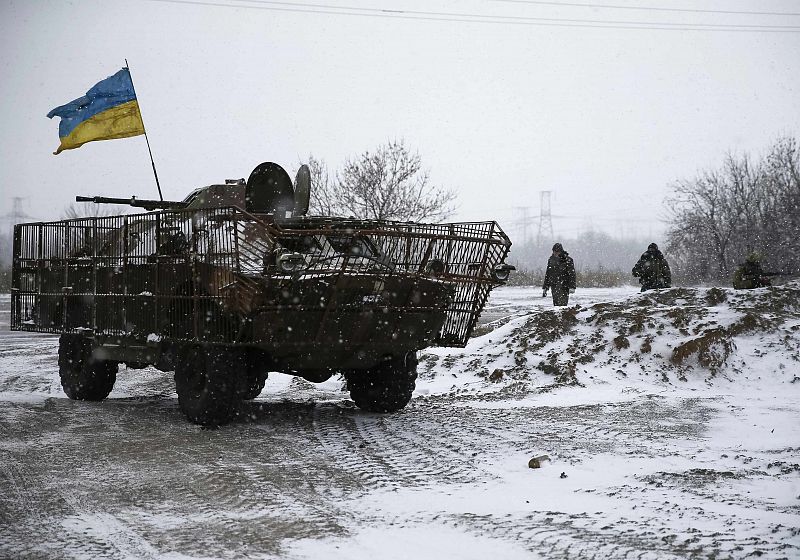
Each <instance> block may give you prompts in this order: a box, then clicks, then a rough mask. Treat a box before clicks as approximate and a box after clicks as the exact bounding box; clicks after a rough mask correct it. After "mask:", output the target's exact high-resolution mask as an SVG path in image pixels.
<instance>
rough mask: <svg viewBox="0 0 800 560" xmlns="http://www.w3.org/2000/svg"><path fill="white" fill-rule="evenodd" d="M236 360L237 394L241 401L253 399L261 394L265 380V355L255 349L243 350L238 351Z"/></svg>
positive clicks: (266, 368)
mask: <svg viewBox="0 0 800 560" xmlns="http://www.w3.org/2000/svg"><path fill="white" fill-rule="evenodd" d="M237 360H239V361H238V362H237V372H238V378H239V379H238V381H239V385H238V387H237V389H236V391H237V395H238V397H239V398H240V399H241V400H243V401H250V400H253V399H254V398H256V397H257V396H258V395H260V394H261V391H263V390H264V385H265V384H266V382H267V377H268V375H269V373H268V371H267V370H268V366H267V365H266V360H267V356H266V355H265V354H264V353H263V352H260V351H257V350H244V351H242V352H240V353H239V355H238V356H237Z"/></svg>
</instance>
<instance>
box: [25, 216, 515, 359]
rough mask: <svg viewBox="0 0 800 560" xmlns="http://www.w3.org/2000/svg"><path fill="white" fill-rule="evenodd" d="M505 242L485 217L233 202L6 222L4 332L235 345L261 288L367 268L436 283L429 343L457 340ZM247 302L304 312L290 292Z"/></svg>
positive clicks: (478, 306)
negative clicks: (367, 216) (440, 316)
mask: <svg viewBox="0 0 800 560" xmlns="http://www.w3.org/2000/svg"><path fill="white" fill-rule="evenodd" d="M510 245H511V244H510V241H509V240H508V237H507V236H506V235H505V234H504V233H503V232H502V231H501V230H500V228H499V227H498V226H497V224H496V223H495V222H478V223H455V224H418V223H400V222H388V221H363V220H343V219H336V218H313V217H311V218H301V219H295V220H288V221H286V222H281V223H280V224H275V223H269V222H267V221H264V220H263V219H262V218H261V217H257V216H253V215H250V214H247V213H246V212H244V211H242V210H241V209H238V208H213V209H201V210H174V211H173V210H169V211H161V212H150V213H146V214H130V215H122V216H109V217H96V218H80V219H74V220H63V221H57V222H43V223H31V224H20V225H17V226H15V229H14V267H13V276H12V314H11V328H12V329H14V330H29V331H38V332H51V333H61V332H75V331H77V330H81V329H89V330H91V331H93V332H95V333H101V334H104V335H109V336H119V337H133V338H135V339H137V340H148V341H151V342H152V341H157V340H161V339H162V338H169V339H177V340H206V341H211V342H236V341H237V340H239V337H240V336H241V334H242V324H243V321H244V319H245V318H246V315H247V314H248V313H252V312H255V311H257V310H258V309H257V308H254V307H253V306H254V305H255V304H254V303H253V302H254V301H256V300H257V298H256V295H257V294H258V293H259V291H263V290H264V288H265V286H274V285H276V284H280V285H283V286H286V287H287V289H290V290H291V289H293V287H296V286H298V285H300V284H302V283H303V282H306V281H309V280H313V279H320V278H330V279H331V290H336V285H337V282H336V280H337V279H338V278H341V277H343V276H349V277H352V276H369V277H374V278H375V280H376V285H379V284H380V285H383V284H382V282H386V281H389V280H390V279H392V278H394V279H397V278H402V279H407V280H409V281H411V282H413V281H414V279H428V280H432V281H435V282H437V283H443V284H447V285H448V286H449V287H450V291H451V294H452V295H451V298H450V300H449V302H448V304H447V308H446V319H445V322H444V325H443V326H442V328H441V330H440V331H439V333H438V335H437V336H436V338H435V340H434V342H435V343H438V344H442V345H463V344H465V343H466V340H467V338H468V337H469V334H470V333H471V331H472V329H473V327H474V325H475V323H476V321H477V318H478V315H479V314H480V311H481V310H482V309H483V306H484V304H485V302H486V299H487V297H488V294H489V291H490V289H491V288H492V286H493V285H495V284H496V283H497V282H496V279H495V278H493V275H492V273H493V271H494V269H495V267H496V266H498V265H500V264H501V263H502V262H503V260H504V258H505V257H506V255H507V253H508V250H509V247H510ZM395 284H396V283H395ZM400 299H401V300H402V298H400ZM326 301H327V302H328V303H327V304H326V305H328V306H329V307H330V309H329V311H331V312H336V311H337V307H336V306H337V305H341V301H342V298H338V299H337V297H335V295H334V294H331V297H328V298H327V299H326ZM337 301H338V303H337ZM360 301H361V302H362V303H363V304H364V305H371V304H373V302H371V300H369V299H368V298H365V299H362V300H360ZM374 304H375V305H378V303H377V302H374ZM258 305H259V306H260V308H262V309H263V308H265V307H269V306H271V305H272V306H274V305H280V306H281V309H282V310H284V311H287V312H297V313H303V312H304V310H305V307H304V304H303V303H302V302H300V303H296V304H295V303H293V302H292V301H291V300H289V301H288V302H287V301H281V302H280V303H278V302H270V301H261V302H259V303H258ZM393 305H394V306H395V307H398V306H399V307H402V306H403V305H405V306H408V307H409V308H412V307H414V305H415V303H414V302H413V301H410V300H409V301H405V302H402V301H401V303H399V304H398V303H397V301H395V303H393ZM220 310H224V311H225V312H220Z"/></svg>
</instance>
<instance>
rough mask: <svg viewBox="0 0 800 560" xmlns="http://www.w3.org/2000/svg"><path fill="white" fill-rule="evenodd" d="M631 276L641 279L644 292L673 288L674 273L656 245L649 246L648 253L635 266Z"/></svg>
mask: <svg viewBox="0 0 800 560" xmlns="http://www.w3.org/2000/svg"><path fill="white" fill-rule="evenodd" d="M631 274H633V275H634V276H638V277H639V283H640V284H641V285H642V291H643V292H644V291H646V290H654V289H658V288H669V287H671V286H672V272H670V270H669V264H668V263H667V259H665V258H664V255H663V253H662V252H661V251H659V250H658V245H656V244H655V243H651V244H650V245H648V246H647V251H645V252H644V253H643V254H642V256H641V257H640V258H639V262H637V263H636V265H634V267H633V270H632V271H631Z"/></svg>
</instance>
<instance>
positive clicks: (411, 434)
mask: <svg viewBox="0 0 800 560" xmlns="http://www.w3.org/2000/svg"><path fill="white" fill-rule="evenodd" d="M570 303H571V306H570V307H569V308H566V309H558V310H553V308H552V306H551V305H550V302H549V299H543V298H541V291H540V290H538V289H529V288H502V289H498V290H495V292H493V295H492V298H491V301H490V304H489V306H488V307H487V310H486V313H485V314H484V317H483V323H484V326H483V327H482V328H483V329H484V330H485V331H487V333H486V334H484V335H482V336H480V337H476V338H474V339H472V340H471V341H470V343H469V344H468V346H467V347H466V348H465V349H443V348H436V349H429V350H427V351H425V352H423V353H421V356H420V358H421V360H420V369H419V372H420V379H419V381H418V384H417V391H416V393H415V396H414V399H413V400H412V402H411V404H410V405H409V406H408V407H407V408H406V409H405V410H403V411H402V412H400V413H398V414H393V415H386V416H383V415H375V414H367V413H363V412H361V411H359V410H358V409H357V408H355V406H354V405H353V404H352V402H351V401H350V400H349V399H348V398H347V393H344V392H342V382H341V380H339V379H336V378H334V379H331V380H330V381H328V382H326V383H323V384H320V385H313V384H310V383H307V382H305V381H302V380H299V379H294V378H291V377H289V376H284V375H280V374H271V377H270V379H269V380H268V382H267V388H266V389H265V390H264V393H263V394H262V395H261V396H260V397H259V398H258V399H257V400H256V401H254V402H252V403H245V404H243V405H242V409H241V414H240V415H239V419H238V421H237V422H234V423H232V424H231V425H228V426H225V427H223V428H220V429H218V430H203V429H201V428H199V427H197V426H193V425H191V424H188V423H187V422H186V421H185V420H184V419H183V417H182V416H181V415H180V413H179V411H178V409H177V403H176V400H175V394H174V387H173V383H172V380H171V378H170V376H169V375H168V374H162V373H160V372H158V371H156V370H153V369H151V368H148V369H145V370H126V369H124V368H123V369H121V370H120V373H119V375H118V381H117V385H116V387H115V389H114V391H113V392H112V394H111V397H110V398H109V399H108V400H106V401H104V402H102V403H80V402H74V401H69V400H68V399H66V397H65V396H64V395H63V393H62V392H61V388H60V385H59V382H58V374H57V363H56V353H57V339H56V338H55V337H50V336H45V335H31V334H24V333H10V332H8V330H7V329H8V327H7V325H8V307H9V305H8V297H7V296H0V329H3V330H2V331H0V558H5V557H8V558H290V559H298V560H299V559H306V558H308V559H311V558H320V557H325V558H332V559H337V558H342V559H345V558H346V559H355V560H358V559H362V558H363V559H375V558H398V559H400V558H403V559H405V558H420V559H422V558H451V557H454V558H462V559H471V558H475V559H478V558H480V559H485V558H486V557H489V556H491V557H495V558H512V559H513V558H628V557H636V558H687V557H697V558H701V557H702V558H709V557H710V558H729V557H730V558H744V557H749V556H761V557H767V558H798V557H800V285H798V284H792V285H789V286H785V287H778V288H774V289H765V290H755V291H752V292H734V291H732V290H719V289H713V288H712V289H680V288H676V289H672V290H666V291H662V292H659V293H653V294H650V293H648V294H638V293H637V292H636V290H635V288H633V287H628V288H619V289H611V290H600V289H597V290H579V291H578V293H577V294H575V296H574V297H573V298H572V299H571V301H570ZM540 455H548V456H549V458H550V460H549V461H545V462H543V466H542V468H537V469H531V468H529V467H528V461H529V459H530V458H531V457H534V456H540Z"/></svg>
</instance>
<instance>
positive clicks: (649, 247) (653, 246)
mask: <svg viewBox="0 0 800 560" xmlns="http://www.w3.org/2000/svg"><path fill="white" fill-rule="evenodd" d="M647 250H648V251H658V245H656V244H655V243H651V244H650V245H648V246H647Z"/></svg>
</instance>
